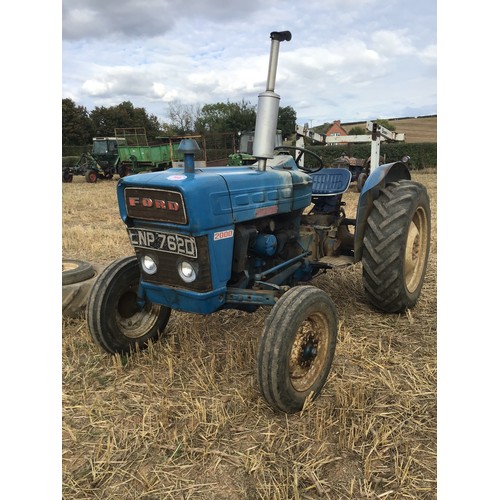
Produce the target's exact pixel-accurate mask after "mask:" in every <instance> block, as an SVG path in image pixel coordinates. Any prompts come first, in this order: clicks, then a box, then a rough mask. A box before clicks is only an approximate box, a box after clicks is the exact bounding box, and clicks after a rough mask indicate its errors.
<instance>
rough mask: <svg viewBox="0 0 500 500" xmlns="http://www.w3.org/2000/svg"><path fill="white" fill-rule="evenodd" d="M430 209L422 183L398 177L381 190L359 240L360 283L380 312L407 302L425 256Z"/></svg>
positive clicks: (414, 294)
mask: <svg viewBox="0 0 500 500" xmlns="http://www.w3.org/2000/svg"><path fill="white" fill-rule="evenodd" d="M430 231H431V210H430V205H429V196H428V195H427V191H426V189H425V187H424V186H423V185H422V184H419V183H418V182H414V181H409V180H401V181H398V182H394V183H391V184H388V185H387V186H386V187H385V188H384V189H382V190H381V192H380V196H379V197H378V199H377V200H375V202H374V204H373V209H372V211H371V213H370V215H369V217H368V221H367V227H366V233H365V237H364V240H363V243H364V249H363V257H362V263H363V286H364V289H365V292H366V294H367V296H368V298H369V300H370V302H371V303H372V304H373V305H374V306H375V307H377V308H378V309H381V310H382V311H385V312H391V313H392V312H403V311H405V310H406V309H409V308H412V307H413V306H414V305H415V304H416V302H417V300H418V297H419V296H420V291H421V289H422V285H423V282H424V278H425V272H426V269H427V262H428V259H429V248H430V235H431V233H430Z"/></svg>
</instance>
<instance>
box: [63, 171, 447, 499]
mask: <svg viewBox="0 0 500 500" xmlns="http://www.w3.org/2000/svg"><path fill="white" fill-rule="evenodd" d="M412 176H413V179H414V180H417V181H418V182H421V183H422V184H424V185H425V186H426V187H427V190H428V192H429V196H430V199H431V210H432V240H431V253H430V260H429V267H428V271H427V275H426V280H425V283H424V287H423V290H422V295H421V298H420V300H419V302H418V304H417V305H416V307H415V308H414V309H412V310H411V311H408V312H407V313H406V314H400V315H397V314H396V315H394V314H392V315H391V314H382V313H379V312H378V311H376V310H374V309H373V308H372V307H371V306H370V305H369V304H368V302H367V299H366V297H365V294H364V291H363V287H362V281H361V266H360V264H357V265H355V266H352V267H349V268H345V269H341V270H339V271H336V272H331V271H330V272H329V273H327V274H323V275H321V276H319V277H317V278H315V279H314V280H313V283H312V284H314V285H316V286H318V287H320V288H322V289H324V290H325V291H327V292H328V293H329V294H330V295H331V296H332V298H333V300H334V302H335V305H336V307H337V312H338V317H339V323H340V324H339V337H338V343H337V350H336V355H335V359H334V363H333V368H332V372H331V375H330V378H329V380H328V382H327V384H326V386H325V388H324V389H323V392H322V394H321V396H320V397H319V398H318V399H317V400H316V401H315V402H314V403H312V404H311V405H309V406H306V408H305V409H304V410H303V411H302V412H301V413H299V414H295V415H285V414H280V413H276V412H274V411H273V410H271V409H270V408H269V407H268V406H267V405H266V403H265V402H264V401H263V399H262V398H261V396H260V393H259V390H258V386H257V383H256V378H255V353H256V348H257V342H258V338H259V335H260V333H261V331H262V328H263V325H264V320H265V317H266V315H267V313H268V309H265V308H261V309H260V310H258V311H257V312H256V313H253V314H249V313H244V312H240V311H223V312H218V313H215V314H212V315H209V316H198V315H190V314H186V313H180V312H173V313H172V317H171V320H170V322H169V325H168V327H167V332H166V336H165V337H164V338H163V339H162V341H160V342H159V343H157V344H154V345H152V346H150V348H148V349H147V350H145V351H143V352H141V353H137V354H134V355H132V356H131V357H129V358H124V357H119V356H110V355H107V354H104V353H103V352H101V350H100V349H99V347H98V346H97V345H95V344H94V343H93V342H92V340H91V338H90V334H89V332H88V331H87V327H86V323H85V320H84V318H83V317H82V318H77V319H66V318H63V320H62V321H63V326H62V329H63V338H62V353H63V359H62V368H63V373H62V379H63V385H62V414H63V422H62V470H63V477H62V493H63V498H65V499H68V500H69V499H115V498H116V499H149V500H152V499H190V498H192V499H230V500H232V499H234V500H240V499H266V500H267V499H319V498H321V499H362V498H384V499H403V498H404V499H419V500H421V499H434V498H436V491H437V486H436V446H437V443H436V425H437V424H436V422H437V416H436V405H437V402H436V380H437V366H436V364H437V360H436V344H437V342H436V308H437V306H436V302H437V293H436V271H437V262H436V247H437V241H436V196H437V193H436V182H437V180H436V177H437V176H436V172H435V171H427V170H424V171H419V172H413V173H412ZM115 189H116V181H99V182H98V183H97V184H87V183H86V182H85V180H84V178H83V177H76V178H75V179H74V181H73V183H71V184H63V185H62V199H63V217H62V222H63V228H62V230H63V248H62V255H63V257H64V258H73V259H82V260H86V261H90V262H93V263H98V264H108V263H110V262H111V261H112V260H114V259H116V258H120V257H125V256H127V255H131V254H132V248H131V246H130V244H129V242H128V237H127V234H126V231H125V227H124V225H123V223H122V221H121V219H120V217H119V214H118V207H117V202H116V194H115ZM357 196H358V193H357V192H356V191H355V189H354V186H353V187H352V188H351V189H350V191H349V192H348V193H347V196H346V197H345V201H346V202H347V216H348V217H354V215H355V207H356V200H357Z"/></svg>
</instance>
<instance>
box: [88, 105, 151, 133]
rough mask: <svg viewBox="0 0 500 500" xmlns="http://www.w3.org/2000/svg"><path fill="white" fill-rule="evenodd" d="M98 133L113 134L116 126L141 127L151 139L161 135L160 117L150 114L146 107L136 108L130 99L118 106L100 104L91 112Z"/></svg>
mask: <svg viewBox="0 0 500 500" xmlns="http://www.w3.org/2000/svg"><path fill="white" fill-rule="evenodd" d="M90 119H91V120H92V123H93V126H94V131H95V134H96V135H100V136H113V135H114V134H115V128H140V127H143V128H144V129H145V130H146V136H147V137H148V138H150V139H153V138H155V137H158V136H159V135H161V126H160V122H159V121H158V118H157V117H156V116H154V115H151V114H148V113H147V112H146V110H145V109H144V108H134V105H133V104H132V103H131V102H130V101H124V102H122V103H121V104H118V105H117V106H111V107H109V108H106V107H104V106H100V107H97V108H94V109H93V110H92V111H91V112H90Z"/></svg>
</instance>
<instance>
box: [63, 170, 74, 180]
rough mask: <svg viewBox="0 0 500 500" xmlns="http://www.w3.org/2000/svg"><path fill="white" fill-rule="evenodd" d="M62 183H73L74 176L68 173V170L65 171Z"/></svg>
mask: <svg viewBox="0 0 500 500" xmlns="http://www.w3.org/2000/svg"><path fill="white" fill-rule="evenodd" d="M62 181H63V182H73V174H72V173H70V172H68V171H67V170H65V171H63V173H62Z"/></svg>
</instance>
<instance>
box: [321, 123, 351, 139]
mask: <svg viewBox="0 0 500 500" xmlns="http://www.w3.org/2000/svg"><path fill="white" fill-rule="evenodd" d="M325 135H327V136H328V135H349V134H348V133H347V131H346V130H345V129H344V128H343V127H342V125H341V124H340V120H335V121H334V122H333V123H332V124H331V125H330V128H329V129H328V130H327V131H326V133H325Z"/></svg>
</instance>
